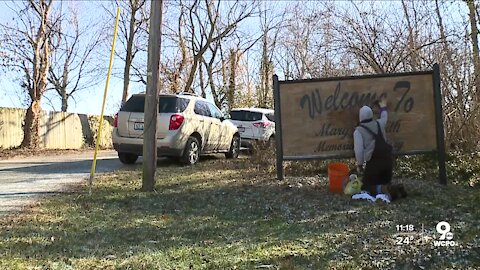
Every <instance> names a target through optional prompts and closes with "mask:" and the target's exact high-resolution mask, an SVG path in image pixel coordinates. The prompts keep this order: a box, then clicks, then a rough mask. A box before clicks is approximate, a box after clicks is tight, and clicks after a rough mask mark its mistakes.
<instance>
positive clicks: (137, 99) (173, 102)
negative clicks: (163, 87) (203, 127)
mask: <svg viewBox="0 0 480 270" xmlns="http://www.w3.org/2000/svg"><path fill="white" fill-rule="evenodd" d="M189 102H190V100H189V99H185V98H180V97H162V96H161V97H160V98H159V103H158V112H159V113H176V112H183V111H185V109H186V108H187V106H188V103H189ZM144 108H145V96H143V95H134V96H132V97H131V98H130V99H129V100H128V101H127V102H126V103H125V104H124V105H123V106H122V108H121V109H120V111H124V112H139V113H143V110H144Z"/></svg>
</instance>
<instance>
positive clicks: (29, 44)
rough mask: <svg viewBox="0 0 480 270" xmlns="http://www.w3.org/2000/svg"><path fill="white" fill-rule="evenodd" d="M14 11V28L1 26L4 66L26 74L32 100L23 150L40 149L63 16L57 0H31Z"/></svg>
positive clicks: (24, 80)
mask: <svg viewBox="0 0 480 270" xmlns="http://www.w3.org/2000/svg"><path fill="white" fill-rule="evenodd" d="M15 4H16V3H15ZM11 10H12V13H13V14H15V17H14V20H13V25H10V24H2V25H0V26H1V31H2V36H3V40H4V42H3V44H2V46H1V50H2V51H3V53H4V54H5V56H6V57H7V60H6V62H5V63H4V65H5V66H6V67H7V68H9V69H11V70H15V71H20V72H22V73H23V80H22V82H21V87H22V88H23V89H24V90H25V91H26V92H28V95H29V97H30V104H29V107H28V109H27V113H26V116H25V123H24V125H23V131H24V138H23V141H22V143H21V147H26V148H37V147H38V146H39V144H40V136H39V135H40V134H39V132H40V114H41V110H42V108H41V99H42V96H43V94H44V93H45V91H46V90H47V85H48V72H49V70H50V57H51V51H52V46H51V37H52V34H53V29H55V28H56V24H57V23H59V21H60V16H59V14H56V13H55V10H54V8H53V0H38V1H34V0H29V1H26V2H21V4H17V5H16V6H15V7H12V8H11Z"/></svg>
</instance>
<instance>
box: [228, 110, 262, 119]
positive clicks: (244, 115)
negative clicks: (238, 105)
mask: <svg viewBox="0 0 480 270" xmlns="http://www.w3.org/2000/svg"><path fill="white" fill-rule="evenodd" d="M230 117H231V118H232V120H237V121H258V120H261V119H262V113H259V112H249V111H231V112H230Z"/></svg>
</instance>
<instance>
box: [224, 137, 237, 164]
mask: <svg viewBox="0 0 480 270" xmlns="http://www.w3.org/2000/svg"><path fill="white" fill-rule="evenodd" d="M239 153H240V136H238V135H234V136H233V138H232V142H231V143H230V149H229V150H228V152H227V153H225V157H226V158H237V157H238V154H239Z"/></svg>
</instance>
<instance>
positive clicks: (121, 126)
mask: <svg viewBox="0 0 480 270" xmlns="http://www.w3.org/2000/svg"><path fill="white" fill-rule="evenodd" d="M144 107H145V93H142V94H135V95H133V96H132V97H131V98H130V99H129V100H128V101H127V102H126V103H125V104H124V105H123V106H122V108H121V109H120V111H119V112H118V113H117V115H115V120H114V129H113V134H112V140H113V147H114V148H115V150H116V151H117V152H118V157H119V158H120V161H121V162H122V163H125V164H133V163H135V162H136V161H137V159H138V156H141V155H142V154H143V130H144V126H145V125H147V124H148V123H145V121H144V115H143V111H144ZM158 112H159V114H158V117H157V155H158V156H159V157H162V156H166V157H178V158H180V160H181V161H182V162H184V163H186V164H195V163H196V162H198V159H199V156H200V155H202V154H210V153H225V156H226V157H227V158H237V157H238V153H239V150H240V135H239V132H238V129H237V127H236V126H235V125H234V124H232V123H231V122H230V121H225V118H224V116H223V114H222V113H221V112H220V110H219V109H218V108H217V106H215V104H213V103H212V102H210V101H208V100H206V99H204V98H201V97H198V96H195V95H192V94H170V95H168V94H167V95H163V94H162V95H160V98H159V107H158Z"/></svg>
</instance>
